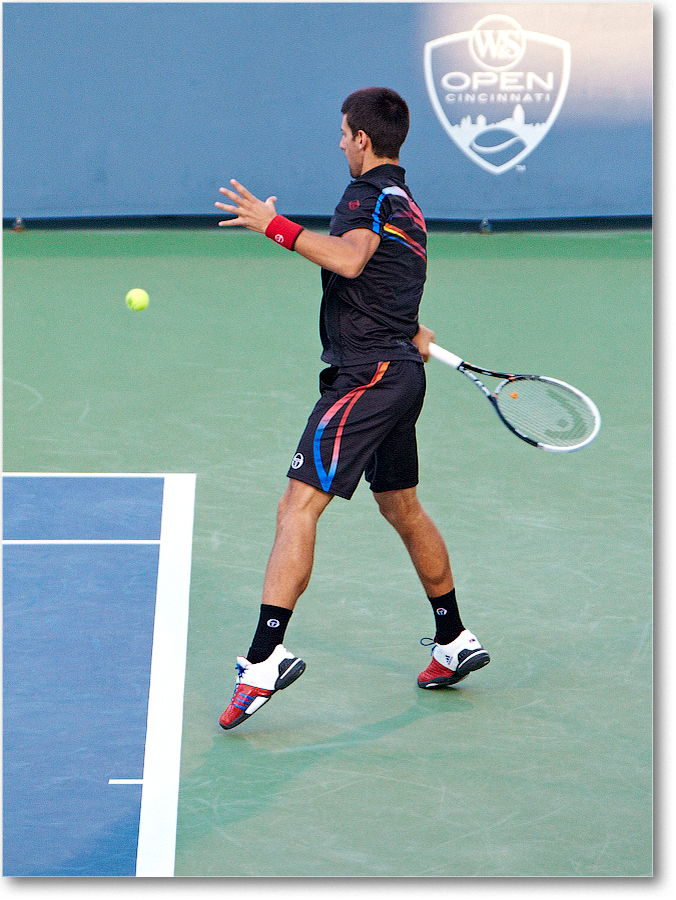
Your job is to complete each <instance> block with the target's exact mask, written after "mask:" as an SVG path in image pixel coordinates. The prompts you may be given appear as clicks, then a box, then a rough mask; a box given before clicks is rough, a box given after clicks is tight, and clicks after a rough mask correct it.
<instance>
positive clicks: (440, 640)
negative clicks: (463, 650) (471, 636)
mask: <svg viewBox="0 0 676 900" xmlns="http://www.w3.org/2000/svg"><path fill="white" fill-rule="evenodd" d="M427 599H428V600H429V601H430V603H431V604H432V609H433V610H434V621H435V623H436V626H437V633H436V634H435V636H434V640H435V642H436V643H437V644H450V643H451V641H454V640H455V639H456V638H457V637H458V635H459V634H460V633H461V632H462V631H464V630H465V626H464V625H463V624H462V620H461V619H460V611H459V610H458V604H457V602H456V599H455V589H453V590H452V591H450V592H449V593H448V594H444V595H443V596H442V597H428V598H427Z"/></svg>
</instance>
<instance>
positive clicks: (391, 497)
mask: <svg viewBox="0 0 676 900" xmlns="http://www.w3.org/2000/svg"><path fill="white" fill-rule="evenodd" d="M373 497H374V499H375V501H376V503H377V504H378V509H379V510H380V512H381V513H382V515H383V516H384V517H385V518H386V519H387V521H388V522H389V523H390V525H392V526H393V527H394V528H396V529H397V530H398V531H400V530H401V529H402V528H407V527H410V526H412V525H413V524H414V522H415V520H416V519H417V518H418V516H419V515H420V513H421V512H422V507H421V506H420V501H419V500H418V495H417V492H416V489H415V488H408V489H406V490H402V491H385V492H384V493H380V494H378V493H374V494H373Z"/></svg>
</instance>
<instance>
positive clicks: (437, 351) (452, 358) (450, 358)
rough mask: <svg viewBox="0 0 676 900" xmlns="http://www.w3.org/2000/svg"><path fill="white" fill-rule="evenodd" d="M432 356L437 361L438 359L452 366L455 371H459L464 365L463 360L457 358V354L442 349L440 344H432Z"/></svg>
mask: <svg viewBox="0 0 676 900" xmlns="http://www.w3.org/2000/svg"><path fill="white" fill-rule="evenodd" d="M430 355H431V356H433V357H434V358H435V359H438V360H439V362H442V363H446V365H447V366H451V368H453V369H457V368H459V366H461V365H462V360H461V359H460V357H459V356H456V355H455V353H451V352H450V350H444V348H443V347H440V346H439V345H438V344H432V343H431V344H430Z"/></svg>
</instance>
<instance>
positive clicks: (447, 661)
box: [418, 629, 491, 688]
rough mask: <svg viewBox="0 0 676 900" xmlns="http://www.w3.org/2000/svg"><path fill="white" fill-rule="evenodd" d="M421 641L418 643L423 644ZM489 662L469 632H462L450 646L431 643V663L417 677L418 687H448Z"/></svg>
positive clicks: (482, 649)
mask: <svg viewBox="0 0 676 900" xmlns="http://www.w3.org/2000/svg"><path fill="white" fill-rule="evenodd" d="M425 640H429V639H423V641H421V642H420V643H421V644H422V643H424V641H425ZM490 661H491V658H490V656H489V655H488V652H487V651H486V650H484V648H483V647H482V646H481V644H480V643H479V641H478V639H477V638H476V636H475V635H473V634H472V632H471V631H467V629H465V631H463V632H462V633H461V634H460V635H459V637H457V638H456V639H455V640H454V641H452V642H451V643H450V644H435V643H434V641H432V662H431V663H430V664H429V666H428V667H427V668H426V669H425V671H424V672H421V673H420V675H418V687H421V688H435V687H448V686H449V685H451V684H457V683H458V682H459V681H462V679H463V678H467V676H468V675H469V673H470V672H474V671H475V670H476V669H481V668H483V667H484V666H487V665H488V663H489V662H490Z"/></svg>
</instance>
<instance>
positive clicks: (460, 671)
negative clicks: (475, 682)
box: [418, 650, 491, 688]
mask: <svg viewBox="0 0 676 900" xmlns="http://www.w3.org/2000/svg"><path fill="white" fill-rule="evenodd" d="M490 661H491V658H490V656H489V655H488V653H487V651H486V650H477V652H476V653H473V654H472V655H471V656H468V657H466V658H465V659H463V661H462V662H461V663H460V665H459V666H458V668H457V669H456V671H455V672H454V673H453V674H452V675H448V676H443V675H442V676H441V678H433V679H432V680H431V681H422V682H421V681H419V682H418V687H421V688H435V687H450V686H451V685H452V684H457V683H458V682H459V681H462V680H463V678H467V676H468V675H469V674H470V673H471V672H476V670H477V669H483V667H484V666H487V665H488V663H489V662H490Z"/></svg>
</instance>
